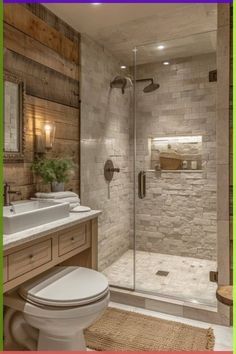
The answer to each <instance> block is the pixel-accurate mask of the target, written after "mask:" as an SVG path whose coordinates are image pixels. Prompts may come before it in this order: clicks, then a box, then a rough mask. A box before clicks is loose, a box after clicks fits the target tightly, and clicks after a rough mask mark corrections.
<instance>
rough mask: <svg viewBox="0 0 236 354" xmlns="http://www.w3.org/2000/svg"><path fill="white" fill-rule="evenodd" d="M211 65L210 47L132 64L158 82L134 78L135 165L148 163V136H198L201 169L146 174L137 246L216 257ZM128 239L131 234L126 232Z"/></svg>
mask: <svg viewBox="0 0 236 354" xmlns="http://www.w3.org/2000/svg"><path fill="white" fill-rule="evenodd" d="M214 69H216V55H215V53H211V54H205V55H200V56H195V57H189V58H182V59H176V60H174V61H173V60H172V61H171V63H170V65H169V66H163V65H162V63H154V64H145V65H139V66H138V67H137V77H138V78H145V77H154V79H155V82H158V83H159V84H160V88H159V89H158V90H156V91H154V92H152V93H148V94H147V93H146V94H145V93H143V92H142V89H143V86H144V85H145V84H140V83H138V84H137V169H138V170H148V169H150V168H151V153H150V138H155V137H164V136H165V137H166V136H189V135H193V136H196V135H201V136H202V165H203V167H202V171H201V172H199V173H197V172H190V173H187V172H180V173H179V172H177V173H176V172H173V173H162V176H161V177H157V176H156V175H155V174H154V173H148V175H147V183H146V185H147V195H146V198H145V199H143V200H139V199H138V200H137V207H136V210H137V217H136V220H137V225H136V247H137V249H138V250H143V251H152V252H158V253H166V254H174V255H180V256H181V255H182V256H189V257H196V258H204V259H212V260H215V259H216V245H217V239H216V237H217V233H216V231H217V230H216V227H217V226H216V219H217V211H216V210H217V209H216V85H217V83H216V82H209V80H208V75H209V71H211V70H214ZM131 241H132V235H131Z"/></svg>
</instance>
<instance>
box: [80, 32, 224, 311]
mask: <svg viewBox="0 0 236 354" xmlns="http://www.w3.org/2000/svg"><path fill="white" fill-rule="evenodd" d="M160 43H161V44H162V46H164V49H162V50H158V45H159V44H160ZM92 48H93V46H92V45H91V43H90V42H89V43H88V45H87V46H84V53H86V65H84V66H83V68H84V69H83V70H84V71H85V72H84V76H83V78H84V85H83V97H82V108H81V109H82V116H83V124H82V126H81V150H82V153H81V179H82V183H81V200H82V203H83V204H84V205H89V206H90V207H91V208H93V209H96V210H101V211H102V214H101V215H100V216H99V232H98V267H99V271H102V272H104V274H105V275H106V276H107V277H108V279H109V283H110V285H111V287H112V289H115V290H113V291H116V292H117V294H118V293H120V292H124V293H127V291H128V293H129V294H130V293H132V295H133V296H136V295H135V294H136V293H139V296H140V297H142V298H145V299H146V298H153V297H156V298H160V297H161V299H165V302H172V303H173V302H174V301H175V302H177V303H179V301H180V302H181V303H183V302H184V303H187V306H202V304H203V305H204V307H206V306H210V307H211V309H210V311H212V309H213V311H215V306H216V297H215V291H216V288H217V283H215V282H213V281H210V275H212V277H211V279H214V275H215V273H214V272H216V271H217V268H218V267H217V261H216V260H217V229H216V228H217V209H216V204H217V189H216V180H217V175H216V88H217V82H210V81H209V72H211V71H213V70H216V69H217V67H216V32H214V31H213V32H208V33H202V34H198V35H194V36H187V37H183V38H179V39H178V38H176V39H174V40H170V41H165V42H164V41H161V42H158V43H157V42H156V43H150V44H147V45H144V46H138V47H137V51H136V52H134V55H135V58H134V62H132V61H131V60H130V61H128V56H127V57H126V59H125V58H124V60H127V62H125V63H124V64H126V66H127V69H126V71H122V72H121V70H120V62H119V61H118V60H116V59H115V58H114V57H112V56H111V55H110V54H109V53H108V52H106V51H104V50H103V48H101V49H100V50H99V52H98V53H97V52H96V53H97V58H96V60H95V59H94V51H93V50H92ZM97 50H98V47H96V51H97ZM130 53H132V48H130ZM87 61H88V63H87ZM166 62H168V63H169V65H164V63H166ZM88 67H93V68H94V70H87V68H88ZM97 68H99V70H98V72H97V75H95V74H94V72H95V71H96V70H97ZM116 73H120V75H119V76H118V77H117V76H116ZM115 76H116V77H115ZM114 78H115V79H114ZM111 80H112V82H111ZM110 82H111V87H110ZM128 87H129V88H128ZM122 90H123V92H124V94H122V92H121V91H122ZM107 160H111V161H112V163H113V165H114V167H115V168H116V169H117V171H118V169H119V173H114V175H113V179H112V180H109V179H108V180H107V179H106V178H105V176H104V166H105V163H106V161H107ZM110 171H111V170H110V167H109V172H110ZM139 176H141V177H144V176H145V178H140V179H139V178H138V177H139ZM139 182H140V183H139ZM145 182H146V183H145ZM140 197H141V198H140ZM123 289H125V290H123ZM140 294H141V295H140ZM193 304H194V305H193ZM196 304H197V305H196Z"/></svg>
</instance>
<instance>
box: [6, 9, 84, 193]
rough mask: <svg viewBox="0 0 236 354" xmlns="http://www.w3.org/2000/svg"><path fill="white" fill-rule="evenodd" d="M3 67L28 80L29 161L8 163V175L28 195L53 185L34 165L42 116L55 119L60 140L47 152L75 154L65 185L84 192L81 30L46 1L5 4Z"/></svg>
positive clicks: (26, 129) (17, 188) (26, 98)
mask: <svg viewBox="0 0 236 354" xmlns="http://www.w3.org/2000/svg"><path fill="white" fill-rule="evenodd" d="M4 69H5V70H7V71H10V72H11V73H13V74H14V75H16V76H19V77H21V78H22V79H23V80H24V83H25V93H26V95H25V114H24V123H25V160H24V162H23V163H5V164H4V180H5V181H7V182H8V183H12V184H13V185H14V187H13V189H14V190H19V191H20V192H21V196H20V197H18V196H15V195H12V200H17V199H27V198H29V197H31V196H33V194H34V193H35V191H36V190H41V191H48V190H49V188H50V187H49V186H48V185H43V184H42V182H41V181H40V180H39V179H38V178H35V177H34V176H33V174H32V172H31V170H30V166H31V164H32V161H33V159H34V129H35V128H34V127H35V126H36V125H37V124H38V123H39V122H40V121H42V120H48V121H50V120H52V121H54V122H55V124H56V135H55V144H54V146H53V149H52V150H51V151H50V152H48V153H47V157H70V158H73V160H74V162H75V163H76V169H75V173H74V174H73V176H72V177H71V178H70V181H69V182H68V184H67V185H66V188H67V189H71V190H73V191H75V192H78V193H79V185H80V178H79V164H80V159H79V156H80V138H79V137H80V131H79V129H80V99H79V87H80V35H79V33H78V32H76V31H75V30H74V29H73V28H71V27H70V26H69V25H67V24H66V23H65V22H63V21H62V20H61V19H59V18H58V17H57V16H55V15H54V14H53V13H52V12H50V11H49V10H47V9H46V8H45V7H44V6H42V5H41V4H22V5H19V4H7V5H4Z"/></svg>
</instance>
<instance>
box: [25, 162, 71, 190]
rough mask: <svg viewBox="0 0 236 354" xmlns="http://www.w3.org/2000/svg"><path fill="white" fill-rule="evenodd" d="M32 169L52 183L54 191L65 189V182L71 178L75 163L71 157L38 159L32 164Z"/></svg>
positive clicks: (44, 179)
mask: <svg viewBox="0 0 236 354" xmlns="http://www.w3.org/2000/svg"><path fill="white" fill-rule="evenodd" d="M31 168H32V171H33V172H34V173H35V174H36V175H37V176H40V177H41V178H42V179H43V181H44V182H45V183H50V184H51V190H52V192H61V191H64V184H65V182H67V181H68V180H69V176H70V175H71V173H72V171H73V168H74V163H73V162H72V161H71V160H70V159H62V158H55V159H45V158H43V159H38V160H35V161H34V162H33V164H32V167H31Z"/></svg>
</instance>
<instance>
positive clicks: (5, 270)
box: [3, 257, 8, 283]
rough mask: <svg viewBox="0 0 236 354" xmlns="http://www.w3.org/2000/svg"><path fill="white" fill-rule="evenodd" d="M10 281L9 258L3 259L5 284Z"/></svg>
mask: <svg viewBox="0 0 236 354" xmlns="http://www.w3.org/2000/svg"><path fill="white" fill-rule="evenodd" d="M7 280H8V269H7V257H3V283H6V281H7Z"/></svg>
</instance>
